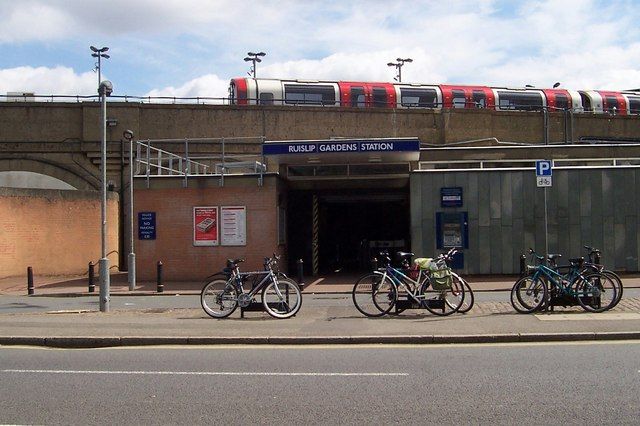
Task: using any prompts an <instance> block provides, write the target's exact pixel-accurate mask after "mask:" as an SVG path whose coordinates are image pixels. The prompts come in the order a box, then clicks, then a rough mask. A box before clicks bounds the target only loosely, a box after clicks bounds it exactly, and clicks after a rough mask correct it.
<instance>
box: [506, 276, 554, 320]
mask: <svg viewBox="0 0 640 426" xmlns="http://www.w3.org/2000/svg"><path fill="white" fill-rule="evenodd" d="M547 293H548V291H547V285H546V284H545V282H544V281H543V280H541V279H540V278H536V280H535V282H534V280H533V278H532V277H531V276H527V277H522V278H520V279H519V280H518V281H516V283H515V284H514V285H513V287H512V288H511V306H513V309H515V310H516V311H517V312H519V313H521V314H530V313H531V312H534V311H537V310H539V309H541V308H542V307H543V306H544V304H545V302H546V300H547Z"/></svg>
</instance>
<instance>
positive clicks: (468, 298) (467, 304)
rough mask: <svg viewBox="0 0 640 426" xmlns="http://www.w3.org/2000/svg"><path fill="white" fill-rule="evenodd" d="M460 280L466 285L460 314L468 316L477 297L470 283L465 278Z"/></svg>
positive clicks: (459, 310)
mask: <svg viewBox="0 0 640 426" xmlns="http://www.w3.org/2000/svg"><path fill="white" fill-rule="evenodd" d="M460 279H461V280H462V283H463V284H464V299H463V300H462V306H460V309H458V312H459V313H461V314H466V313H467V312H469V311H470V310H471V308H473V304H474V302H475V297H474V296H473V290H471V286H470V285H469V283H468V282H467V281H466V280H465V279H463V278H460Z"/></svg>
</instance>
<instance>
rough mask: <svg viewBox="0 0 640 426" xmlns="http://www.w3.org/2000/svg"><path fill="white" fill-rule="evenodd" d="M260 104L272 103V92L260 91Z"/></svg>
mask: <svg viewBox="0 0 640 426" xmlns="http://www.w3.org/2000/svg"><path fill="white" fill-rule="evenodd" d="M260 105H273V93H260Z"/></svg>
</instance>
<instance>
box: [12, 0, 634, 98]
mask: <svg viewBox="0 0 640 426" xmlns="http://www.w3.org/2000/svg"><path fill="white" fill-rule="evenodd" d="M638 18H640V2H639V1H634V0H626V1H624V0H623V1H616V0H613V1H589V0H553V1H552V0H547V1H515V0H514V1H507V0H500V1H493V0H476V1H463V0H449V1H446V2H445V1H393V0H386V1H382V0H380V1H378V0H367V1H344V0H343V1H331V0H326V1H313V0H299V1H293V0H289V1H276V0H272V1H269V0H264V1H245V0H236V1H222V0H220V1H207V0H110V1H97V0H48V1H45V0H19V1H17V0H0V93H1V94H5V93H6V92H13V91H18V92H19V91H29V92H36V93H38V94H73V95H75V94H81V95H89V94H94V93H95V91H96V87H97V75H96V74H95V73H94V72H93V70H92V69H93V67H94V60H93V58H91V56H90V53H91V52H90V51H89V46H90V45H95V46H98V47H101V46H109V47H110V50H109V54H110V55H111V58H110V59H108V60H106V61H105V62H104V63H103V77H104V78H108V79H110V80H111V81H112V82H113V84H114V87H115V92H114V94H119V95H125V94H126V95H141V96H145V95H166V96H212V97H223V96H226V88H227V86H228V82H229V80H230V79H231V78H232V77H237V76H244V75H246V73H247V71H248V69H249V67H248V65H247V63H246V62H244V61H243V58H244V57H245V56H246V53H247V52H248V51H264V52H266V53H267V56H266V57H265V58H263V59H264V61H263V62H262V63H261V64H259V66H258V76H259V77H271V78H300V79H332V80H333V79H335V80H365V81H392V79H393V77H394V69H392V68H390V67H388V66H387V65H386V64H387V62H390V61H393V60H395V58H398V57H403V58H406V57H411V58H412V59H413V63H411V64H407V65H406V66H405V67H404V68H403V70H402V75H403V81H405V82H421V83H461V84H486V85H496V86H518V87H521V86H524V85H525V84H532V85H535V86H538V87H550V86H551V85H552V84H553V83H555V82H556V81H559V82H561V83H562V87H565V88H570V89H613V90H615V89H631V88H638V87H640V68H638V64H640V27H639V26H638V25H637V22H638Z"/></svg>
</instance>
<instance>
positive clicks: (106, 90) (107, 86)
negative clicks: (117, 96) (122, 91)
mask: <svg viewBox="0 0 640 426" xmlns="http://www.w3.org/2000/svg"><path fill="white" fill-rule="evenodd" d="M111 93H113V84H111V82H110V81H109V80H105V81H103V82H102V83H100V87H98V94H99V95H100V96H102V95H105V96H111Z"/></svg>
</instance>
